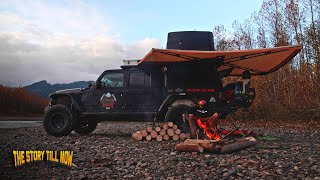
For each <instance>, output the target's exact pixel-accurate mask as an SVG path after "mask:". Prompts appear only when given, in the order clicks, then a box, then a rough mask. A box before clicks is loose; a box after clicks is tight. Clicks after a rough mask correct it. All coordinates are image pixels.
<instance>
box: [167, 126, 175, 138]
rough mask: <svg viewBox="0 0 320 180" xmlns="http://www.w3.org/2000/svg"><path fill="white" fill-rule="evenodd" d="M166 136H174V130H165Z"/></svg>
mask: <svg viewBox="0 0 320 180" xmlns="http://www.w3.org/2000/svg"><path fill="white" fill-rule="evenodd" d="M167 134H168V135H169V136H173V135H174V130H173V129H172V128H169V129H168V130H167Z"/></svg>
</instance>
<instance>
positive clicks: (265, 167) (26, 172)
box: [0, 122, 320, 179]
mask: <svg viewBox="0 0 320 180" xmlns="http://www.w3.org/2000/svg"><path fill="white" fill-rule="evenodd" d="M147 125H148V123H140V122H139V123H137V122H104V123H100V124H99V126H98V128H97V129H96V130H95V131H94V132H93V133H92V134H90V135H86V136H80V135H78V134H75V133H74V132H73V133H72V134H71V135H69V136H67V137H61V138H56V137H52V136H49V135H48V134H46V132H45V131H44V129H43V127H42V126H39V127H30V128H19V129H0V134H1V139H0V145H1V153H0V160H1V161H0V168H1V169H0V179H21V178H30V179H34V178H37V179H145V178H147V179H248V178H250V179H320V153H319V152H320V129H319V126H313V125H310V124H309V125H306V127H305V126H304V125H299V126H295V127H291V126H292V124H291V126H288V127H284V126H283V125H278V124H276V123H274V124H273V123H268V124H263V125H261V123H260V125H258V124H257V123H256V124H253V125H252V124H251V126H249V125H246V127H248V126H249V128H250V129H254V130H256V131H259V132H262V133H263V134H264V135H267V136H272V137H278V138H279V139H278V140H273V141H270V140H269V141H266V140H260V141H259V143H258V145H257V146H255V147H252V148H249V149H246V150H242V151H240V152H236V153H232V154H208V153H202V154H201V153H184V152H176V151H175V150H174V146H175V144H176V142H173V141H169V142H156V141H152V142H143V141H142V142H138V141H134V140H132V139H131V133H133V132H135V131H137V130H141V129H143V128H145V127H146V126H147ZM243 125H245V124H243ZM12 150H73V151H74V153H75V155H74V158H73V163H74V166H73V167H67V166H63V165H59V164H55V163H50V162H36V163H33V164H27V165H23V166H20V167H17V168H15V167H14V166H13V162H12V161H13V155H12Z"/></svg>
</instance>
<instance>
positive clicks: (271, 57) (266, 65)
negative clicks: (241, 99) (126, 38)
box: [138, 45, 302, 76]
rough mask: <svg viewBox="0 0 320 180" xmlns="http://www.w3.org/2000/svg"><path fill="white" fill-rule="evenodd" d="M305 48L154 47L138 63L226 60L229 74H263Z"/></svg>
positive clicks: (221, 68)
mask: <svg viewBox="0 0 320 180" xmlns="http://www.w3.org/2000/svg"><path fill="white" fill-rule="evenodd" d="M301 49H302V45H295V46H283V47H276V48H266V49H252V50H237V51H193V50H175V49H152V50H151V51H150V52H149V53H148V54H147V55H146V56H145V57H144V58H143V59H142V60H141V61H140V62H139V63H138V65H140V66H143V65H146V66H149V65H150V66H153V65H161V63H163V64H164V63H165V64H166V63H176V62H187V61H202V60H210V59H212V61H215V60H216V61H218V58H219V57H223V58H224V61H223V63H222V64H221V66H220V67H218V71H223V70H227V69H230V70H232V71H231V73H230V74H229V75H231V76H239V75H241V74H242V72H243V71H245V70H249V71H250V72H251V73H252V74H253V75H263V74H268V73H271V72H274V71H276V70H278V69H279V68H281V67H282V66H284V65H285V64H287V63H288V62H289V61H290V60H291V59H292V58H294V57H295V56H296V55H297V54H298V53H299V52H300V50H301Z"/></svg>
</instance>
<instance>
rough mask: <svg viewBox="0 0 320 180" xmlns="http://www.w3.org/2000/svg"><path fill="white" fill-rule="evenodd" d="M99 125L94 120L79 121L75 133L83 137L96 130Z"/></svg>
mask: <svg viewBox="0 0 320 180" xmlns="http://www.w3.org/2000/svg"><path fill="white" fill-rule="evenodd" d="M97 124H98V123H97V122H96V121H93V120H91V121H90V120H87V119H79V120H78V122H77V123H76V124H75V126H74V131H75V132H76V133H78V134H81V135H85V134H89V133H92V132H93V131H94V130H95V129H96V127H97Z"/></svg>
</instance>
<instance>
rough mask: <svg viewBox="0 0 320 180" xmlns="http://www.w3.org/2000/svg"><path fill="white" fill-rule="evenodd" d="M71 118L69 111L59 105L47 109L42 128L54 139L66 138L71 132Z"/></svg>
mask: <svg viewBox="0 0 320 180" xmlns="http://www.w3.org/2000/svg"><path fill="white" fill-rule="evenodd" d="M73 124H74V123H73V118H72V114H71V112H70V110H69V109H68V108H67V107H66V106H64V105H61V104H57V105H54V106H51V107H50V108H47V109H46V111H45V114H44V119H43V127H44V129H45V130H46V131H47V133H48V134H50V135H52V136H56V137H61V136H67V135H69V134H70V133H71V132H72V127H73Z"/></svg>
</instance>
